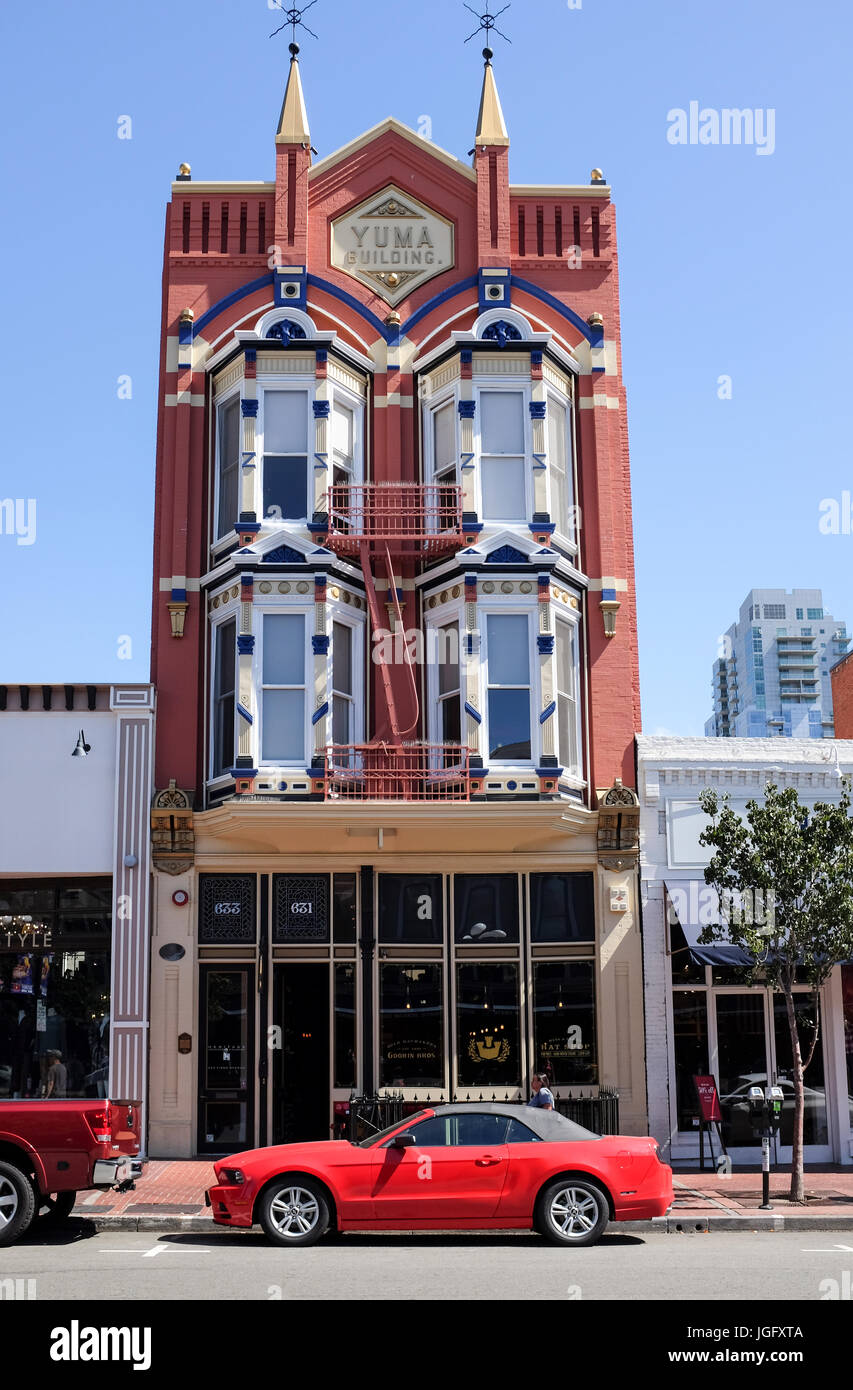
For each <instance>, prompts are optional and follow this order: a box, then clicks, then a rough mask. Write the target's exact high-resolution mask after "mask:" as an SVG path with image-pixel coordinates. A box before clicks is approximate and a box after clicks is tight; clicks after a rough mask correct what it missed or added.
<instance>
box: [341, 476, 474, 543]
mask: <svg viewBox="0 0 853 1390" xmlns="http://www.w3.org/2000/svg"><path fill="white" fill-rule="evenodd" d="M328 512H329V536H328V545H329V546H330V547H331V549H333V550H336V551H338V552H339V553H340V554H358V551H359V549H360V547H361V546H362V545H363V544H364V543H365V542H371V543H377V544H381V545H383V546H385V545H387V546H388V547H389V549H390V550H391V552H392V553H394V554H400V553H404V554H406V553H408V554H419V555H427V556H430V555H440V554H442V553H444V552H445V551H448V550H454V549H455V548H456V547H457V546H459V545H461V544H462V489H461V488H460V487H457V486H455V485H454V484H448V485H445V484H444V483H336V484H335V485H334V486H333V487H330V488H329V497H328Z"/></svg>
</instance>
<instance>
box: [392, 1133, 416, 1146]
mask: <svg viewBox="0 0 853 1390" xmlns="http://www.w3.org/2000/svg"><path fill="white" fill-rule="evenodd" d="M414 1147H415V1136H414V1135H413V1134H409V1133H405V1134H395V1135H394V1138H393V1139H392V1140H391V1148H392V1149H413V1148H414Z"/></svg>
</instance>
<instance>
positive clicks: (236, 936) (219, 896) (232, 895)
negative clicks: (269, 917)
mask: <svg viewBox="0 0 853 1390" xmlns="http://www.w3.org/2000/svg"><path fill="white" fill-rule="evenodd" d="M200 887H201V903H200V905H199V920H198V939H199V941H200V942H201V943H202V944H207V945H214V946H216V945H220V944H221V943H223V942H228V943H231V942H248V943H250V944H251V943H253V942H254V941H255V937H256V925H255V919H256V913H255V880H254V878H253V876H252V875H251V874H202V875H201V883H200Z"/></svg>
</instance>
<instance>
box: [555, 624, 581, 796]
mask: <svg viewBox="0 0 853 1390" xmlns="http://www.w3.org/2000/svg"><path fill="white" fill-rule="evenodd" d="M554 631H555V638H556V640H555V644H554V645H555V649H556V655H557V668H556V676H557V688H556V692H555V694H556V699H557V755H558V757H559V760H560V762H561V763H562V765H563V767H564V768H565V769H566V771H567V772H568V773H570V774H571V775H572V776H574V777H580V776H581V775H582V772H581V766H582V764H581V743H580V729H581V721H580V712H579V699H578V695H579V689H580V660H579V655H578V633H577V628H576V627H575V625H574V623H567V622H565V621H564V620H563V619H562V618H557V619H556V621H555V624H554Z"/></svg>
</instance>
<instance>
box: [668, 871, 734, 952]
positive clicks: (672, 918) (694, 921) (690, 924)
mask: <svg viewBox="0 0 853 1390" xmlns="http://www.w3.org/2000/svg"><path fill="white" fill-rule="evenodd" d="M703 887H704V885H703ZM689 888H690V885H689V884H679V885H677V886H676V885H673V887H672V889H671V888H670V886H669V885H668V884H666V883H665V884H664V906H665V910H666V921H667V923H668V925H669V937H668V939H669V954H670V955H671V956H675V955H677V954H678V952H679V950H684V949H686V950H687V951H688V952H689V955H690V958H691V960H694V961H695V962H696V964H697V965H727V966H741V967H742V966H747V967H748V966H752V965H754V964H755V962H754V961H753V958H752V956H751V955H750V954H749V952H748V951H745V950H744V949H743V947H741V946H734V945H732V943H731V942H730V941H726V940H725V939H723V940H720V941H714V942H713V943H712V944H710V945H707V946H706V945H705V944H704V943H703V942H700V940H699V937H700V936H701V934H702V932H703V931H704V930H705V928H706V926H713V925H715V924H717V923H718V922H719V914H718V913H716V912H712V911H709V910H708V908H707V905H706V904H704V903H703V904H702V906H701V910H700V909H698V908H697V910H695V911H692V910H691V904H692V905H693V906H694V907H696V903H694V901H693V900H694V898H696V897H697V895H696V894H691V893H690V892H689V891H688V890H689ZM674 923H677V927H676V932H677V931H678V930H679V929H680V931H681V934H682V936H683V937H684V941H685V946H684V947H682V946H681V945H680V944H679V945H676V941H675V939H674V934H673V924H674Z"/></svg>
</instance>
